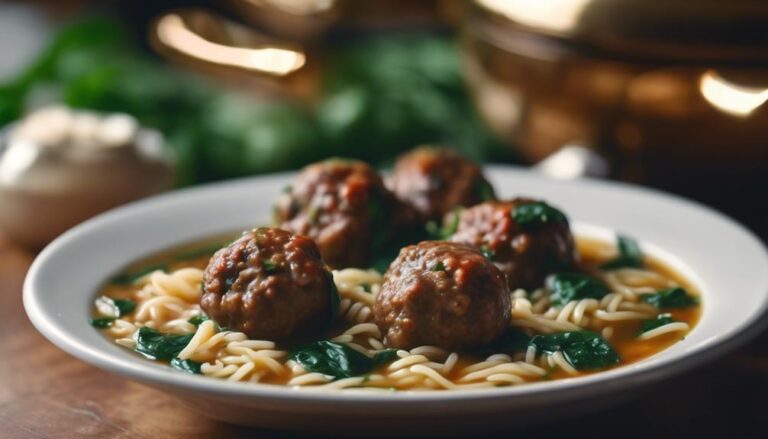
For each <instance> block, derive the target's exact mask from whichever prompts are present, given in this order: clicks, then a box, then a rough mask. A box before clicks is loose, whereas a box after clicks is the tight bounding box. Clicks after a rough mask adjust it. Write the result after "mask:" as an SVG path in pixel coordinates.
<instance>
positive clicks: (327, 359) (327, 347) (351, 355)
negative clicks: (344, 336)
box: [290, 341, 396, 379]
mask: <svg viewBox="0 0 768 439" xmlns="http://www.w3.org/2000/svg"><path fill="white" fill-rule="evenodd" d="M395 356H396V352H395V351H394V350H386V351H382V352H379V353H378V354H376V355H375V356H374V357H373V358H368V357H367V356H365V355H363V354H361V353H360V352H357V351H355V350H354V349H351V348H348V347H347V346H345V345H342V344H338V343H333V342H330V341H318V342H315V343H312V344H310V345H307V346H304V347H301V348H298V349H295V350H293V351H291V354H290V358H291V359H292V360H293V361H295V362H297V363H299V364H300V365H301V366H302V367H304V368H305V369H307V370H308V371H310V372H317V373H322V374H323V375H328V376H330V377H333V378H334V379H341V378H349V377H353V376H360V375H365V374H367V373H369V372H370V371H372V370H373V369H374V368H375V367H376V366H378V365H380V364H385V363H388V362H390V361H392V359H393V358H394V357H395Z"/></svg>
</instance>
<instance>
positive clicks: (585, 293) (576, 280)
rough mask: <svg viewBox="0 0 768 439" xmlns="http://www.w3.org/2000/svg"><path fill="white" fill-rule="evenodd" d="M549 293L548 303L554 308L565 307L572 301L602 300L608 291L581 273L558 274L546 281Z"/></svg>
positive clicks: (599, 283) (604, 286)
mask: <svg viewBox="0 0 768 439" xmlns="http://www.w3.org/2000/svg"><path fill="white" fill-rule="evenodd" d="M547 287H548V288H549V290H550V291H551V293H550V296H549V301H550V303H551V304H552V305H554V306H565V304H567V303H568V302H570V301H572V300H580V299H602V298H603V296H605V295H606V294H608V293H609V292H610V289H609V288H608V287H607V286H606V285H605V284H604V283H602V282H600V281H599V280H597V279H593V278H591V277H589V276H587V275H586V274H581V273H559V274H555V275H552V276H550V277H549V279H547Z"/></svg>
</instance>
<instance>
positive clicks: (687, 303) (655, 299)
mask: <svg viewBox="0 0 768 439" xmlns="http://www.w3.org/2000/svg"><path fill="white" fill-rule="evenodd" d="M640 299H641V300H642V301H643V302H645V303H649V304H651V305H653V306H655V307H656V308H688V307H691V306H696V305H698V304H699V301H698V299H696V297H693V296H691V295H689V294H688V292H686V291H685V289H684V288H681V287H672V288H666V289H663V290H660V291H657V292H656V293H652V294H643V295H642V296H641V297H640Z"/></svg>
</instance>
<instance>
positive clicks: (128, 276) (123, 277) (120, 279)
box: [109, 264, 168, 285]
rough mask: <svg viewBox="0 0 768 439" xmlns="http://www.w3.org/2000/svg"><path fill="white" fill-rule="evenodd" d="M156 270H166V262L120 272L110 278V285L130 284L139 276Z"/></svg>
mask: <svg viewBox="0 0 768 439" xmlns="http://www.w3.org/2000/svg"><path fill="white" fill-rule="evenodd" d="M157 270H160V271H165V272H167V271H168V264H154V265H150V266H148V267H144V268H142V269H141V270H139V271H136V272H134V273H122V274H119V275H117V276H115V277H113V278H112V279H110V281H109V282H110V283H111V284H112V285H130V284H132V283H134V282H135V281H136V280H137V279H139V278H141V277H142V276H144V275H146V274H149V273H151V272H153V271H157Z"/></svg>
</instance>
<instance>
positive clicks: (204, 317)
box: [187, 314, 211, 326]
mask: <svg viewBox="0 0 768 439" xmlns="http://www.w3.org/2000/svg"><path fill="white" fill-rule="evenodd" d="M206 320H211V318H210V317H208V316H207V315H205V314H199V315H196V316H194V317H192V318H190V319H189V320H187V321H188V322H189V323H191V324H193V325H195V326H200V324H201V323H203V322H204V321H206Z"/></svg>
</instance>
